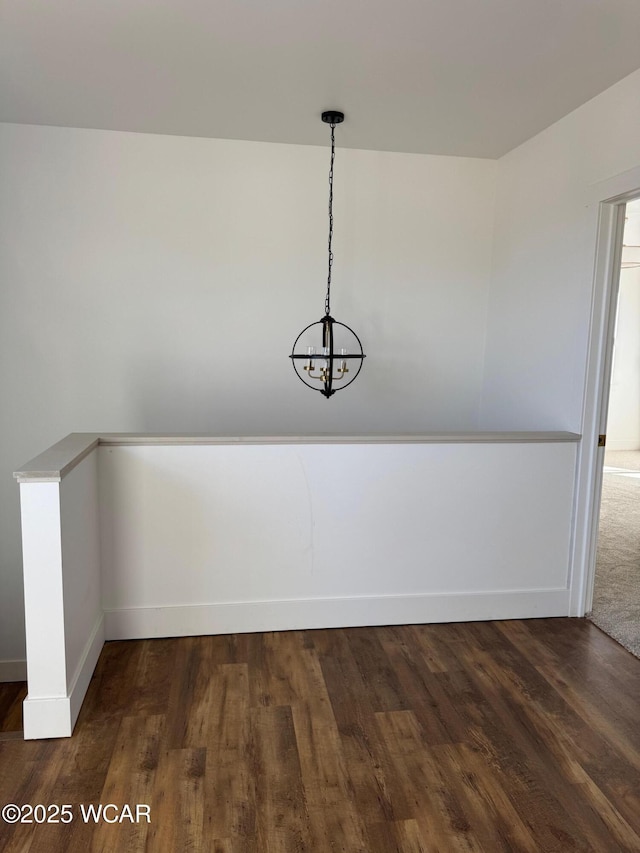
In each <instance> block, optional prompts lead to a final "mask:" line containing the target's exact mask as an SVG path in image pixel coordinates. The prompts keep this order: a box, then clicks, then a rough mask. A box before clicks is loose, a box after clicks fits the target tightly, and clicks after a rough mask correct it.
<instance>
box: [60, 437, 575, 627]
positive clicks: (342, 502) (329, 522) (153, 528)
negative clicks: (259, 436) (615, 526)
mask: <svg viewBox="0 0 640 853" xmlns="http://www.w3.org/2000/svg"><path fill="white" fill-rule="evenodd" d="M575 454H576V444H575V443H573V442H571V441H564V442H545V441H538V442H532V443H517V442H506V443H505V442H500V441H496V442H492V443H488V442H487V443H462V442H456V443H449V444H446V443H416V444H413V443H389V444H332V443H318V444H282V445H280V444H276V445H269V444H254V445H250V444H249V445H235V446H234V445H233V444H230V445H229V444H228V445H224V444H221V445H206V446H202V445H174V446H153V445H143V446H120V447H118V446H104V447H100V448H99V454H98V455H99V494H100V540H101V567H102V603H103V606H104V609H105V636H106V638H107V639H123V638H124V639H129V638H133V637H150V636H176V635H178V636H180V635H184V634H201V633H205V634H207V633H226V632H237V631H263V630H267V631H273V630H287V629H296V628H303V627H307V628H309V627H318V628H319V627H337V626H346V625H374V624H398V623H404V622H451V621H463V620H466V619H516V618H526V617H531V616H536V615H542V616H559V615H567V613H568V607H569V590H568V588H567V578H568V567H569V565H568V564H569V544H570V539H571V524H570V522H571V515H572V509H573V483H574V463H575ZM70 612H71V613H73V612H74V611H73V604H72V603H71V605H70ZM85 632H86V629H85Z"/></svg>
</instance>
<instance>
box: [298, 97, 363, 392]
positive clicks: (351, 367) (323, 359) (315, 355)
mask: <svg viewBox="0 0 640 853" xmlns="http://www.w3.org/2000/svg"><path fill="white" fill-rule="evenodd" d="M322 121H323V122H325V123H326V124H328V125H330V126H331V165H330V168H329V245H328V248H329V273H328V276H327V295H326V298H325V301H324V309H325V313H324V317H323V318H322V319H321V320H318V321H317V322H316V323H311V324H310V325H308V326H307V327H306V328H304V329H303V330H302V331H301V332H300V334H299V335H298V337H297V338H296V339H295V341H294V344H293V349H292V350H291V355H290V356H289V358H290V359H291V363H292V364H293V369H294V370H295V372H296V373H297V374H298V376H299V377H300V379H301V380H302V381H303V382H304V384H305V385H308V386H309V388H313V389H314V390H316V391H320V393H321V394H323V395H324V396H325V397H326V398H327V399H329V397H331V396H332V394H335V392H336V391H341V390H342V389H343V388H346V387H347V385H351V383H352V382H353V380H354V379H355V378H356V376H357V375H358V374H359V373H360V371H361V369H362V363H363V361H364V359H365V358H366V356H365V354H364V352H363V351H362V344H361V343H360V338H359V337H358V336H357V335H356V333H355V332H354V331H353V329H350V328H349V326H346V325H345V324H344V323H339V322H338V321H337V320H334V319H333V317H332V316H331V270H332V267H333V248H332V244H333V163H334V160H335V156H336V143H335V128H336V125H337V124H341V123H342V122H343V121H344V113H341V112H338V110H327V111H326V112H323V113H322Z"/></svg>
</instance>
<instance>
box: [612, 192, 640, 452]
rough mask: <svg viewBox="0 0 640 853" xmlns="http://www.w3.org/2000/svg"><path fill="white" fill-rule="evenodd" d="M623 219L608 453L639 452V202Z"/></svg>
mask: <svg viewBox="0 0 640 853" xmlns="http://www.w3.org/2000/svg"><path fill="white" fill-rule="evenodd" d="M625 218H626V223H625V227H624V242H623V249H622V270H621V271H620V290H619V293H618V316H617V321H616V331H615V344H614V350H613V367H612V370H611V387H610V391H609V411H608V414H607V447H609V448H610V449H611V450H638V449H640V248H636V247H640V201H632V202H630V203H629V204H627V206H626V211H625ZM625 264H626V266H625ZM633 264H638V266H634V265H633Z"/></svg>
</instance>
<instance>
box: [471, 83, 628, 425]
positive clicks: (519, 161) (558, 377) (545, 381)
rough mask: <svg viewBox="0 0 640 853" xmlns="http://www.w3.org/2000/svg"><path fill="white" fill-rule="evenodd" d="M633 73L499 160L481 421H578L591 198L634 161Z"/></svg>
mask: <svg viewBox="0 0 640 853" xmlns="http://www.w3.org/2000/svg"><path fill="white" fill-rule="evenodd" d="M638 103H640V71H639V72H636V73H634V74H632V75H630V76H629V77H627V78H625V79H624V80H622V81H621V82H620V83H618V84H616V85H615V86H613V87H612V88H611V89H608V90H607V91H606V92H604V93H603V94H601V95H599V96H598V97H596V98H594V99H593V100H592V101H590V102H589V103H587V104H585V105H584V106H582V107H580V108H579V109H578V110H576V111H575V112H573V113H571V114H570V115H568V116H566V117H565V118H563V119H562V120H561V121H559V122H557V123H556V124H554V125H552V126H551V127H549V128H548V129H547V130H545V131H544V132H543V133H541V134H539V135H538V136H536V137H534V138H533V139H531V140H529V141H528V142H526V143H525V144H524V145H521V146H520V147H519V148H517V149H515V150H514V151H512V152H510V153H509V154H507V155H506V156H505V157H503V158H502V160H501V161H500V163H499V170H498V191H497V201H496V226H495V236H494V241H495V247H494V267H493V275H492V284H491V292H490V301H489V309H488V323H487V347H486V362H485V376H484V390H483V399H482V407H481V419H480V421H481V424H482V426H483V428H486V429H492V428H494V429H525V428H526V429H566V430H569V431H572V432H581V431H582V408H583V396H584V383H585V367H586V360H587V344H588V335H589V321H590V311H591V299H592V289H593V288H592V285H593V269H594V250H595V244H596V223H597V204H593V203H590V201H589V199H590V197H591V196H592V190H591V189H590V188H592V186H593V185H594V184H596V183H599V182H600V181H605V180H607V179H609V178H612V177H613V176H615V175H619V174H621V173H623V172H626V171H628V170H630V169H632V168H635V167H637V166H638V165H640V110H639V109H638Z"/></svg>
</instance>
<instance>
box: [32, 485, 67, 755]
mask: <svg viewBox="0 0 640 853" xmlns="http://www.w3.org/2000/svg"><path fill="white" fill-rule="evenodd" d="M20 506H21V514H22V552H23V566H24V597H25V619H26V634H27V680H28V685H29V693H28V696H27V698H26V700H25V702H24V736H25V739H29V738H47V737H65V736H69V735H70V734H71V731H72V728H73V726H72V721H71V707H70V702H69V697H68V696H67V667H66V653H65V630H64V598H63V581H62V529H61V518H60V482H32V483H25V482H23V483H21V484H20Z"/></svg>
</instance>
